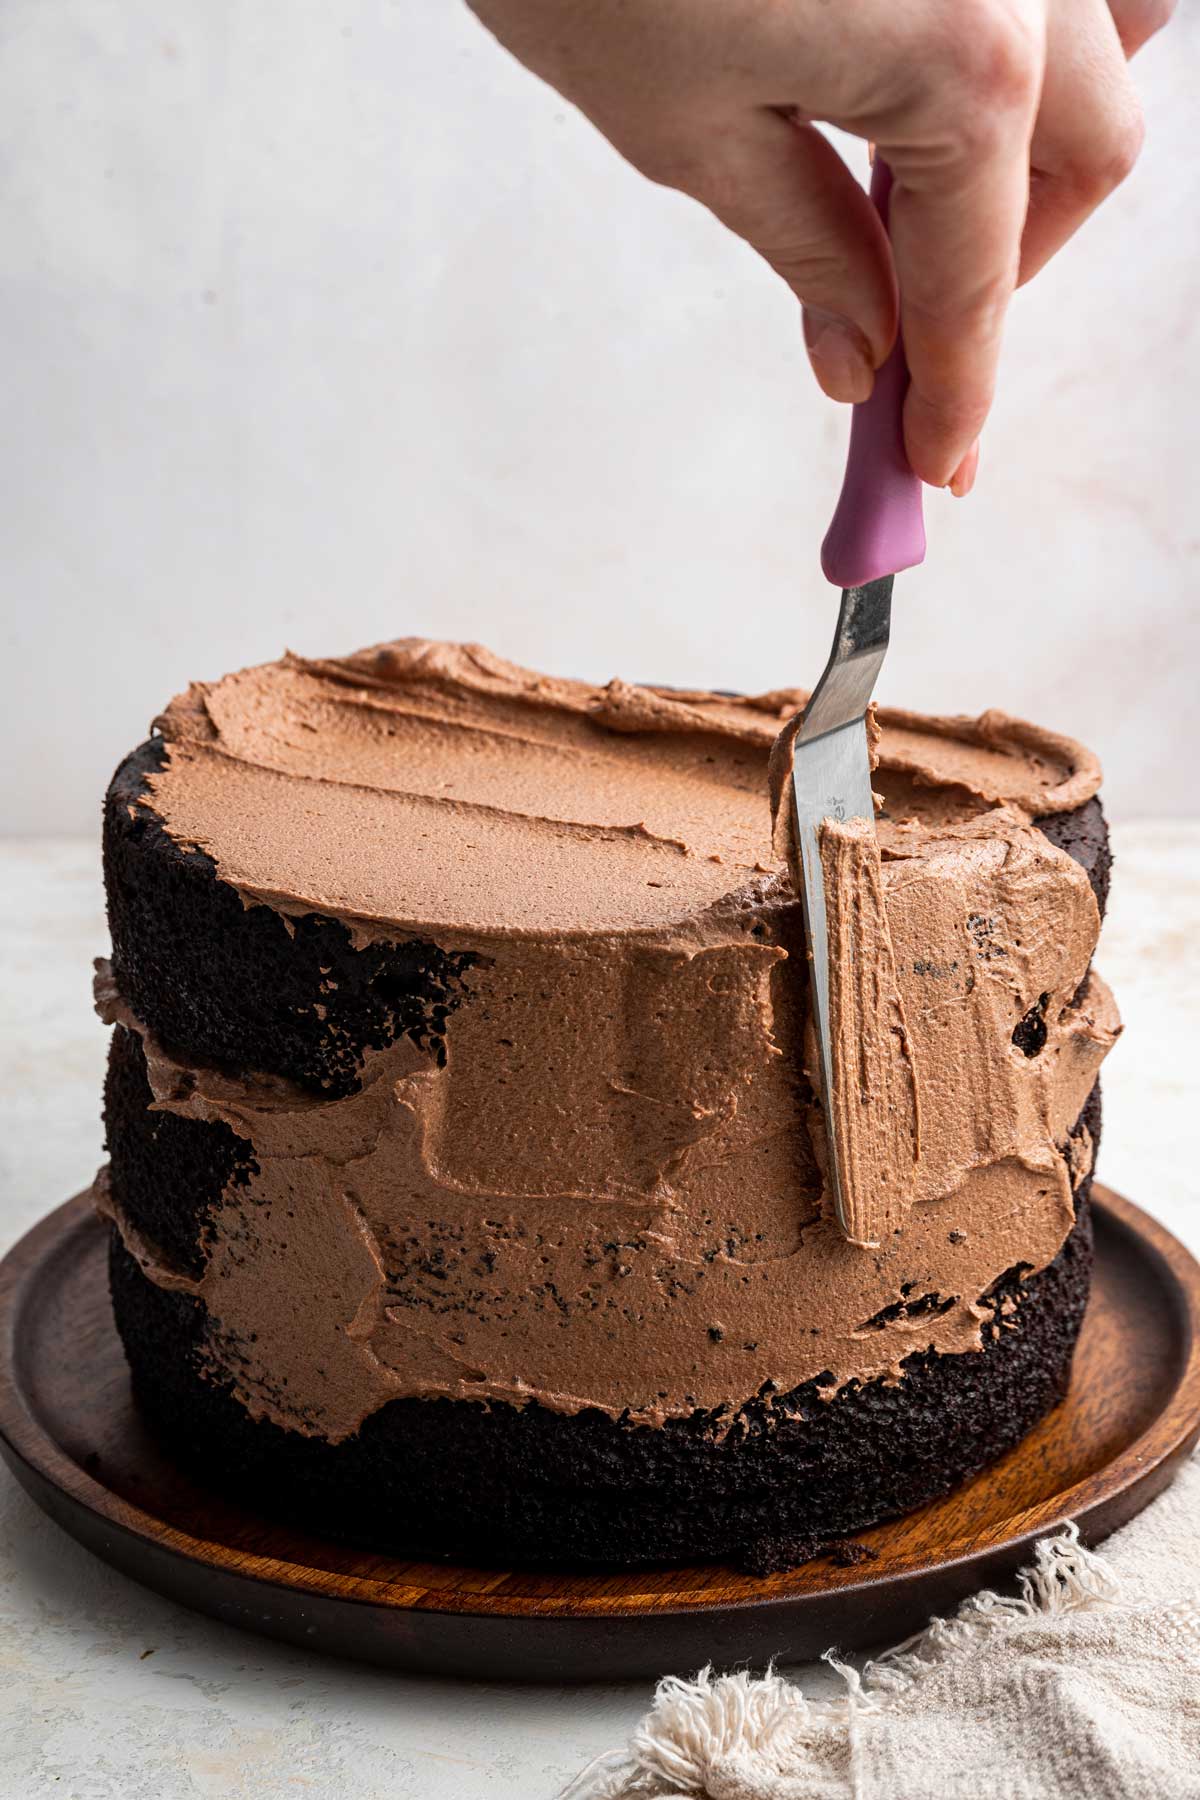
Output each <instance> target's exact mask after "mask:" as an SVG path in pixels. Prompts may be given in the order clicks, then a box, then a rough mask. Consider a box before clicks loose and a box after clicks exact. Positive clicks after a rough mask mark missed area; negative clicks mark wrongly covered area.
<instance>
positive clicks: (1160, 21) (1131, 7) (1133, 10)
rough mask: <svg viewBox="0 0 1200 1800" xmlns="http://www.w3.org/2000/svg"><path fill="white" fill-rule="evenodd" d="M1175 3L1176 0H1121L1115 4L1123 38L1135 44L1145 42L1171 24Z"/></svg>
mask: <svg viewBox="0 0 1200 1800" xmlns="http://www.w3.org/2000/svg"><path fill="white" fill-rule="evenodd" d="M1175 4H1176V0H1120V3H1119V4H1114V6H1113V9H1112V10H1113V14H1114V16H1115V18H1116V22H1117V29H1118V31H1119V32H1120V34H1121V37H1122V40H1123V41H1125V42H1127V43H1130V44H1132V45H1135V46H1136V45H1140V44H1144V43H1145V42H1146V41H1147V39H1149V38H1152V37H1153V36H1154V35H1155V33H1156V32H1159V31H1161V30H1162V29H1163V27H1164V26H1165V25H1169V24H1170V22H1171V20H1172V18H1173V17H1174V13H1175Z"/></svg>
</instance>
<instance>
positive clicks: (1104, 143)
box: [1061, 96, 1146, 205]
mask: <svg viewBox="0 0 1200 1800" xmlns="http://www.w3.org/2000/svg"><path fill="white" fill-rule="evenodd" d="M1145 135H1146V127H1145V122H1144V120H1143V117H1142V110H1141V107H1140V106H1139V105H1138V103H1137V101H1136V100H1135V99H1133V97H1132V96H1130V99H1129V102H1128V104H1127V105H1126V106H1125V107H1124V108H1123V109H1122V111H1121V113H1120V115H1119V116H1118V117H1115V118H1114V119H1112V120H1111V121H1110V123H1109V125H1108V127H1107V129H1106V130H1105V131H1103V132H1098V133H1097V134H1096V137H1095V141H1094V142H1093V143H1092V144H1090V145H1089V146H1088V149H1087V151H1086V152H1084V153H1082V154H1080V155H1079V156H1078V157H1076V158H1075V159H1073V160H1072V161H1071V162H1069V163H1068V165H1067V167H1066V169H1065V170H1064V171H1063V172H1062V176H1061V178H1062V179H1063V180H1064V181H1065V182H1066V183H1067V185H1068V186H1069V187H1070V188H1071V190H1072V192H1074V193H1075V194H1077V195H1078V196H1079V198H1080V199H1081V200H1084V201H1090V202H1091V203H1092V204H1093V205H1097V204H1099V202H1100V201H1101V200H1103V199H1105V198H1106V197H1107V196H1108V195H1109V194H1111V193H1112V191H1113V189H1114V188H1117V187H1120V185H1121V183H1122V182H1123V181H1124V180H1125V178H1126V176H1127V175H1129V173H1130V171H1131V170H1132V169H1133V167H1134V164H1135V163H1136V162H1137V159H1138V157H1139V155H1140V154H1141V149H1142V142H1143V139H1144V138H1145Z"/></svg>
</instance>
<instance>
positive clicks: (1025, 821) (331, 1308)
mask: <svg viewBox="0 0 1200 1800" xmlns="http://www.w3.org/2000/svg"><path fill="white" fill-rule="evenodd" d="M802 700H803V696H802V695H800V694H797V693H795V692H783V691H781V692H776V693H771V694H765V695H760V696H755V697H752V698H739V697H733V696H728V695H722V694H716V693H694V692H683V691H676V690H672V689H668V688H653V687H638V686H632V685H628V684H625V683H622V682H618V681H614V682H611V683H609V684H608V685H607V686H606V687H591V686H588V685H586V684H584V683H581V682H573V681H565V680H558V679H552V678H550V677H547V676H542V675H537V674H533V673H529V672H527V671H525V670H522V669H517V668H514V667H512V666H511V665H509V664H507V663H504V662H502V661H500V660H499V659H498V658H496V657H494V656H492V655H491V654H489V653H488V652H487V651H484V650H482V649H479V648H478V647H474V646H456V645H447V644H435V643H425V642H421V641H417V640H406V641H401V642H398V643H395V644H387V645H383V646H381V647H379V648H377V649H374V650H370V651H364V652H362V653H360V654H359V655H356V656H351V657H347V658H344V659H341V660H336V661H327V662H311V661H305V660H303V659H301V658H298V657H293V656H287V657H285V658H283V660H282V661H280V662H278V663H273V664H270V665H267V666H265V667H262V668H257V669H250V670H245V671H243V672H241V673H240V674H236V675H231V676H229V677H227V678H226V679H224V680H223V681H218V682H216V683H213V684H198V685H195V686H193V687H191V688H190V689H189V690H188V691H187V693H185V694H183V695H181V696H180V697H178V698H177V699H175V700H174V701H172V703H171V704H170V706H169V707H168V708H167V710H166V712H165V713H164V714H163V715H162V717H161V718H159V719H158V720H156V721H155V725H154V728H153V730H154V735H153V736H152V737H151V739H150V740H149V741H148V742H147V743H146V744H144V745H142V746H141V747H140V748H139V749H137V750H135V751H134V752H133V754H132V755H131V756H130V757H129V758H128V759H127V760H126V761H125V762H124V763H123V764H122V766H121V767H120V768H119V769H118V771H117V773H116V775H115V777H114V778H113V782H112V785H111V787H110V789H109V793H108V800H107V805H106V811H105V829H104V841H105V879H106V884H107V893H108V905H109V918H110V924H111V930H112V960H111V964H104V965H101V967H100V972H99V975H98V981H97V992H98V1002H99V1006H100V1010H101V1013H102V1016H103V1017H104V1018H105V1019H106V1020H108V1021H109V1022H111V1023H112V1024H113V1025H114V1027H115V1029H114V1031H113V1036H112V1048H111V1056H110V1063H109V1073H108V1082H107V1089H106V1097H105V1118H106V1123H107V1135H108V1152H109V1158H110V1160H109V1163H108V1165H107V1167H106V1169H105V1170H103V1171H102V1172H101V1174H100V1176H99V1177H98V1179H97V1184H96V1200H97V1205H98V1207H99V1209H100V1211H101V1212H102V1213H103V1214H104V1216H105V1217H106V1218H108V1219H109V1220H110V1221H111V1237H112V1260H111V1269H112V1294H113V1304H114V1308H115V1314H116V1320H117V1325H118V1327H119V1329H120V1332H121V1336H122V1338H123V1340H124V1344H125V1348H126V1351H127V1353H128V1357H129V1363H130V1368H131V1371H132V1378H133V1384H134V1389H135V1392H136V1395H137V1399H138V1401H139V1403H140V1406H141V1407H142V1409H143V1411H144V1413H145V1415H146V1417H147V1418H148V1419H149V1420H150V1422H151V1423H152V1425H153V1426H154V1428H155V1429H156V1430H157V1432H158V1433H159V1434H160V1435H161V1436H162V1438H163V1439H164V1440H165V1441H166V1442H167V1443H168V1444H169V1446H170V1447H171V1449H172V1451H173V1452H174V1454H175V1455H176V1456H177V1457H178V1458H180V1459H181V1460H182V1461H184V1462H185V1463H186V1464H187V1465H188V1466H189V1467H190V1468H191V1469H192V1470H193V1471H194V1472H195V1473H197V1474H198V1475H199V1476H200V1477H201V1478H202V1479H203V1480H205V1481H207V1482H210V1483H213V1484H216V1485H220V1486H222V1487H224V1488H226V1489H227V1490H229V1491H231V1492H232V1493H234V1494H235V1495H236V1496H237V1497H239V1498H240V1499H241V1500H242V1501H244V1502H246V1503H248V1504H250V1505H252V1506H254V1507H256V1508H258V1509H260V1510H261V1511H263V1512H265V1513H268V1514H271V1515H274V1516H286V1517H289V1518H294V1519H298V1520H300V1521H302V1522H303V1523H305V1524H306V1525H308V1526H309V1527H312V1528H315V1529H317V1530H319V1531H321V1532H325V1533H328V1534H332V1535H335V1536H337V1537H340V1538H345V1539H350V1540H354V1541H358V1542H361V1543H364V1544H367V1545H371V1546H375V1547H379V1548H383V1549H388V1550H392V1551H395V1552H400V1553H403V1554H411V1555H421V1556H448V1557H454V1558H459V1559H466V1560H473V1561H477V1562H485V1563H487V1562H492V1563H495V1562H503V1563H512V1562H519V1563H524V1564H543V1565H547V1566H549V1565H555V1564H559V1565H562V1564H570V1565H573V1566H577V1567H578V1566H587V1565H592V1566H595V1565H629V1564H636V1563H646V1562H659V1561H664V1560H683V1559H686V1560H692V1559H701V1558H724V1559H734V1560H737V1561H738V1562H739V1563H740V1564H741V1565H742V1566H744V1567H749V1568H753V1569H761V1570H765V1569H770V1568H774V1567H779V1566H783V1565H786V1564H788V1563H792V1562H797V1561H800V1560H803V1559H804V1558H805V1557H806V1556H809V1555H811V1554H813V1553H814V1551H816V1550H818V1549H820V1547H821V1546H822V1545H824V1544H826V1543H829V1542H831V1541H835V1540H838V1539H841V1538H844V1537H845V1535H846V1534H847V1533H849V1532H853V1531H855V1530H857V1529H859V1528H861V1527H863V1526H865V1525H868V1524H870V1523H872V1522H873V1521H875V1520H878V1519H881V1518H884V1517H887V1516H890V1515H893V1514H896V1513H900V1512H903V1511H905V1510H907V1509H910V1508H912V1507H915V1506H917V1505H920V1504H921V1503H923V1502H924V1501H926V1500H928V1499H929V1498H931V1497H932V1496H934V1495H937V1494H939V1493H942V1492H944V1491H945V1490H947V1489H948V1488H950V1487H951V1486H953V1485H954V1484H955V1483H957V1482H959V1481H961V1480H962V1479H963V1478H964V1477H966V1476H968V1475H969V1474H971V1473H972V1472H973V1471H975V1470H977V1469H979V1468H980V1467H982V1466H983V1465H984V1464H985V1463H987V1462H988V1461H990V1460H991V1459H993V1458H994V1457H996V1456H998V1455H1000V1454H1001V1453H1002V1452H1003V1451H1005V1450H1006V1449H1008V1448H1009V1447H1010V1446H1011V1445H1013V1444H1014V1443H1016V1442H1017V1440H1018V1439H1019V1438H1020V1437H1021V1436H1022V1434H1023V1433H1025V1432H1026V1431H1028V1429H1029V1428H1030V1426H1031V1425H1032V1424H1033V1423H1034V1422H1035V1421H1036V1420H1038V1419H1039V1418H1041V1417H1042V1415H1043V1414H1044V1413H1045V1412H1046V1411H1047V1409H1048V1408H1050V1407H1051V1406H1053V1405H1054V1404H1055V1402H1056V1401H1057V1400H1058V1399H1059V1398H1060V1397H1061V1395H1062V1393H1063V1391H1064V1389H1065V1385H1066V1382H1067V1379H1068V1375H1069V1371H1070V1364H1071V1355H1072V1350H1073V1347H1074V1343H1075V1339H1076V1334H1077V1332H1078V1328H1079V1324H1080V1320H1081V1318H1082V1315H1083V1310H1084V1307H1085V1304H1086V1301H1087V1294H1088V1282H1089V1268H1090V1247H1091V1238H1090V1227H1089V1221H1088V1190H1089V1186H1090V1180H1091V1169H1092V1163H1093V1157H1094V1153H1095V1148H1096V1144H1097V1141H1098V1138H1099V1098H1098V1090H1097V1088H1096V1079H1097V1071H1098V1068H1099V1065H1100V1062H1101V1060H1102V1058H1103V1056H1104V1054H1105V1052H1106V1050H1107V1049H1108V1048H1109V1046H1110V1045H1111V1043H1112V1042H1113V1039H1114V1037H1115V1035H1116V1033H1117V1031H1118V1030H1119V1024H1118V1021H1117V1018H1116V1014H1115V1010H1114V1007H1113V1004H1112V1000H1111V997H1110V995H1109V993H1108V991H1107V989H1106V988H1105V986H1104V984H1103V982H1102V981H1101V979H1100V977H1099V976H1098V975H1097V974H1096V973H1095V972H1094V971H1093V970H1092V967H1091V959H1092V953H1093V950H1094V948H1095V943H1096V937H1097V933H1098V930H1099V924H1100V917H1101V913H1102V910H1103V906H1104V901H1105V896H1106V890H1107V881H1108V868H1109V855H1108V847H1107V834H1106V831H1105V826H1104V820H1103V815H1102V813H1101V810H1100V805H1099V801H1098V800H1097V798H1096V793H1097V789H1098V787H1099V780H1100V774H1099V768H1098V766H1097V764H1096V761H1095V759H1094V758H1093V757H1092V756H1091V755H1090V754H1089V753H1088V752H1087V751H1085V750H1083V749H1082V748H1081V747H1080V746H1079V745H1077V744H1074V743H1072V742H1070V741H1069V740H1067V739H1064V738H1061V737H1058V736H1056V735H1054V734H1053V733H1050V732H1047V731H1044V730H1040V729H1038V728H1035V727H1033V726H1031V725H1026V724H1023V723H1021V722H1019V721H1016V720H1013V719H1010V718H1007V717H1004V716H1001V715H999V714H996V713H988V714H985V715H984V716H983V717H981V718H979V719H935V718H923V717H919V716H916V715H912V714H908V713H903V712H889V711H886V710H881V711H880V713H879V716H878V725H879V734H878V766H877V768H876V775H875V785H876V787H877V790H878V794H879V802H880V813H879V818H878V836H879V843H880V848H881V853H882V858H883V862H882V892H883V899H884V908H883V915H882V925H880V926H879V927H878V928H879V929H880V930H881V931H882V932H883V934H884V936H885V937H886V940H887V950H888V955H889V957H890V958H891V962H890V963H889V967H894V970H895V982H896V988H897V992H896V995H895V997H894V1003H893V1004H894V1006H895V1008H896V1009H897V1010H896V1013H895V1018H896V1021H897V1022H896V1024H895V1025H894V1029H895V1030H896V1031H897V1032H898V1033H900V1034H902V1036H903V1041H904V1052H905V1058H906V1068H908V1069H910V1070H911V1083H912V1090H913V1091H912V1096H911V1106H910V1109H909V1112H906V1114H905V1119H906V1120H907V1123H906V1125H905V1130H906V1132H907V1138H906V1140H905V1142H907V1143H908V1144H909V1153H910V1155H911V1161H912V1169H913V1179H912V1183H911V1191H909V1192H906V1194H905V1195H904V1196H903V1197H902V1198H901V1197H900V1196H898V1195H897V1196H893V1199H892V1202H891V1204H890V1210H889V1211H887V1213H886V1230H885V1231H884V1232H882V1234H880V1235H879V1236H878V1239H877V1241H876V1240H873V1241H872V1242H871V1243H870V1244H861V1243H854V1242H848V1241H847V1239H846V1238H845V1237H844V1236H843V1235H842V1233H841V1231H840V1230H839V1227H838V1224H837V1220H836V1217H835V1215H834V1212H833V1209H832V1207H831V1205H830V1202H829V1197H828V1195H827V1193H826V1191H825V1184H824V1180H823V1175H822V1165H823V1158H824V1142H823V1136H822V1124H821V1114H820V1108H819V1106H818V1105H817V1102H816V1098H815V1096H814V1091H813V1087H812V1084H811V1081H810V1077H809V1073H808V1071H809V1070H810V1068H811V1067H812V1066H813V1062H814V1057H813V1044H812V1040H811V1028H810V1027H809V1026H808V1022H807V992H806V961H805V954H804V936H803V925H802V920H801V916H800V908H799V905H798V902H797V898H796V896H795V894H794V893H793V891H792V888H791V885H790V882H789V878H788V875H787V872H786V864H785V862H784V860H783V859H782V857H781V856H780V854H779V852H778V849H777V844H778V837H777V835H776V836H775V838H773V834H772V820H771V812H770V803H769V799H768V763H769V758H770V752H771V748H772V744H773V743H774V741H775V740H776V738H777V736H778V735H779V734H780V732H781V731H782V730H783V729H784V728H785V727H786V725H787V722H788V720H789V719H790V718H791V716H792V715H793V714H794V713H795V711H796V709H797V707H798V706H799V705H801V704H802ZM871 953H872V952H871V950H870V946H868V945H866V944H865V943H864V945H863V946H861V947H860V949H859V950H856V951H855V952H854V954H856V955H857V954H862V955H866V954H871ZM867 1098H868V1099H869V1097H867ZM863 1117H864V1119H869V1117H870V1107H869V1105H868V1106H867V1107H866V1109H865V1111H864V1114H863Z"/></svg>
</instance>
